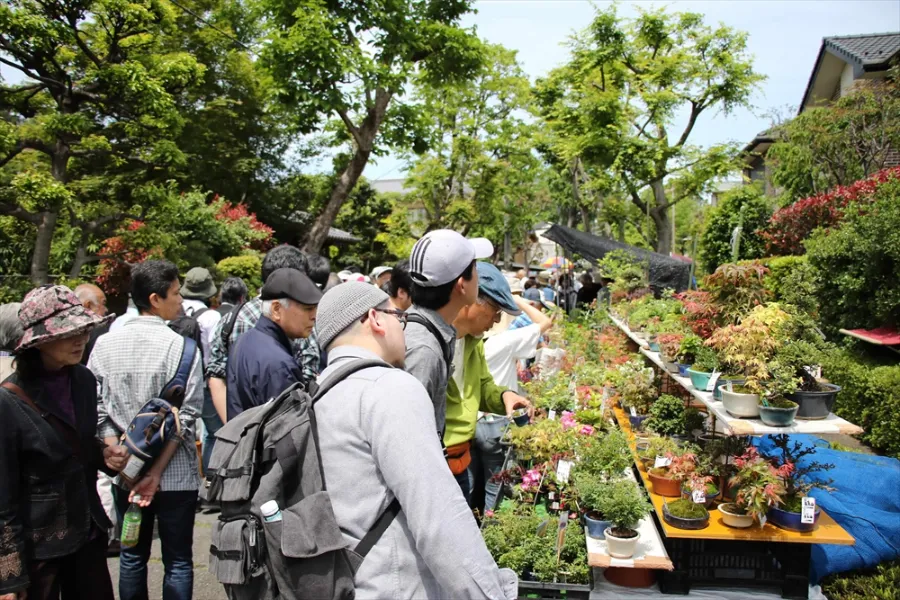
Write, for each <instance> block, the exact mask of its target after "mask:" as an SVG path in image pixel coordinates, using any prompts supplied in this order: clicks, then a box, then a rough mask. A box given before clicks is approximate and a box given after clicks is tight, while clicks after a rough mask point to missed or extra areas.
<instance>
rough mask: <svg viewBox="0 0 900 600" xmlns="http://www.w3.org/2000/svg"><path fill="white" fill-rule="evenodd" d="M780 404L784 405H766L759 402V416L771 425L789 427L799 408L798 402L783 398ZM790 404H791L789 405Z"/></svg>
mask: <svg viewBox="0 0 900 600" xmlns="http://www.w3.org/2000/svg"><path fill="white" fill-rule="evenodd" d="M779 404H783V405H784V406H765V405H763V404H762V403H760V404H759V418H760V420H761V421H762V422H763V423H765V424H766V425H768V426H769V427H789V426H790V425H791V424H792V423H793V422H794V416H796V414H797V409H798V408H799V407H798V405H797V403H796V402H791V401H790V400H783V401H782V402H780V403H779ZM788 404H790V405H791V406H787V405H788Z"/></svg>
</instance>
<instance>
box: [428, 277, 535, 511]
mask: <svg viewBox="0 0 900 600" xmlns="http://www.w3.org/2000/svg"><path fill="white" fill-rule="evenodd" d="M477 267H478V268H477V272H478V300H477V302H475V303H474V304H471V305H469V306H466V307H465V308H463V309H461V310H460V311H459V314H458V315H457V317H456V320H455V321H453V327H454V328H455V329H456V335H457V340H456V351H455V352H454V354H453V375H452V376H451V377H450V381H449V382H448V384H447V421H446V430H445V432H444V445H445V446H446V448H447V457H448V459H447V462H448V464H449V466H450V471H451V472H452V473H453V475H454V476H455V477H456V481H457V482H458V483H459V487H460V488H461V489H462V491H463V495H464V496H465V497H466V500H467V501H468V500H469V496H470V493H471V487H472V483H471V481H470V478H469V472H468V467H469V463H471V461H472V455H471V445H472V439H473V438H474V437H475V424H476V423H477V421H478V411H484V412H490V413H496V414H505V415H507V416H509V415H511V414H512V412H513V411H514V410H515V409H517V408H527V409H529V411H530V412H533V410H534V409H533V408H532V406H531V403H530V402H529V401H528V400H527V399H526V398H524V397H522V396H520V395H519V394H517V393H515V392H514V391H512V390H509V389H507V388H505V387H503V386H499V385H497V384H496V383H495V382H494V378H493V377H492V376H491V372H490V370H489V369H488V364H487V361H486V360H485V358H484V342H483V341H482V340H481V336H483V335H484V333H485V332H486V331H487V330H489V329H490V328H491V327H493V326H494V323H497V322H498V321H499V320H500V313H501V312H506V313H509V314H511V315H518V314H520V313H521V310H519V307H518V306H517V305H516V302H515V300H514V299H513V297H512V293H511V292H510V289H509V283H507V281H506V278H505V277H503V274H502V273H500V271H499V270H498V269H497V267H495V266H494V265H492V264H489V263H483V262H480V263H478V266H477Z"/></svg>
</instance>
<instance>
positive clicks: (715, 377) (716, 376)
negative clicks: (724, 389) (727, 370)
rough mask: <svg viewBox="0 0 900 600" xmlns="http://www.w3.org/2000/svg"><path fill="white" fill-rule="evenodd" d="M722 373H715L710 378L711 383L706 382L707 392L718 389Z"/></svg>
mask: <svg viewBox="0 0 900 600" xmlns="http://www.w3.org/2000/svg"><path fill="white" fill-rule="evenodd" d="M720 375H721V373H716V372H715V371H713V374H712V376H710V378H709V381H707V382H706V391H707V392H712V391H714V390H715V389H716V384H717V383H718V382H719V376H720Z"/></svg>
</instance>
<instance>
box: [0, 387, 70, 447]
mask: <svg viewBox="0 0 900 600" xmlns="http://www.w3.org/2000/svg"><path fill="white" fill-rule="evenodd" d="M2 387H3V388H4V389H6V390H9V391H10V392H12V393H13V394H15V395H16V396H17V397H18V398H19V400H21V401H22V402H24V403H25V404H27V405H28V406H29V407H30V408H31V410H33V411H34V412H36V413H37V414H39V415H40V416H41V418H42V419H44V420H45V421H47V423H48V424H49V425H50V427H52V428H53V429H55V430H56V433H58V434H59V436H60V437H61V438H62V439H64V440H65V441H66V443H67V444H68V445H69V448H71V450H72V454H74V455H75V456H77V457H79V458H80V457H81V441H80V440H79V439H78V434H77V433H76V432H75V431H73V430H72V428H71V427H69V426H68V425H66V424H65V423H64V422H63V421H62V419H60V418H59V417H57V416H56V415H54V414H53V413H51V412H50V411H48V410H43V409H42V408H41V407H39V406H38V405H37V404H36V403H35V402H34V400H32V399H31V397H30V396H29V395H28V394H26V393H25V390H23V389H22V388H21V387H19V386H18V385H16V384H15V383H13V382H12V381H4V382H3V384H2Z"/></svg>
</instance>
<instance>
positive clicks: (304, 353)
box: [206, 297, 321, 385]
mask: <svg viewBox="0 0 900 600" xmlns="http://www.w3.org/2000/svg"><path fill="white" fill-rule="evenodd" d="M261 316H262V299H260V298H259V297H256V298H254V299H253V300H250V301H248V302H247V303H246V304H244V306H243V307H241V310H240V312H239V313H238V315H237V320H236V321H235V322H234V329H233V330H232V331H231V336H230V337H229V338H228V347H227V348H226V347H225V342H223V341H222V331H223V330H224V329H225V325H226V324H227V323H228V321H229V320H231V317H230V316H225V317H222V318H221V319H220V320H219V323H218V324H217V325H216V329H215V331H214V332H213V337H212V341H211V342H210V345H209V361H208V362H207V363H206V376H207V377H216V378H218V379H227V378H228V353H229V351H230V350H232V349H234V345H235V343H236V342H237V339H238V338H239V337H241V336H242V335H243V334H245V333H246V332H248V331H250V330H251V329H253V328H254V327H256V322H257V321H259V318H260V317H261ZM291 350H292V351H293V354H294V360H296V361H297V364H298V365H300V370H301V375H302V379H301V380H300V382H301V383H303V384H304V385H306V384H308V383H309V382H310V381H315V380H316V377H318V375H319V362H320V360H321V354H320V352H319V343H318V342H317V341H316V334H315V331H313V333H312V334H310V336H309V337H308V338H298V339H296V340H291Z"/></svg>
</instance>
